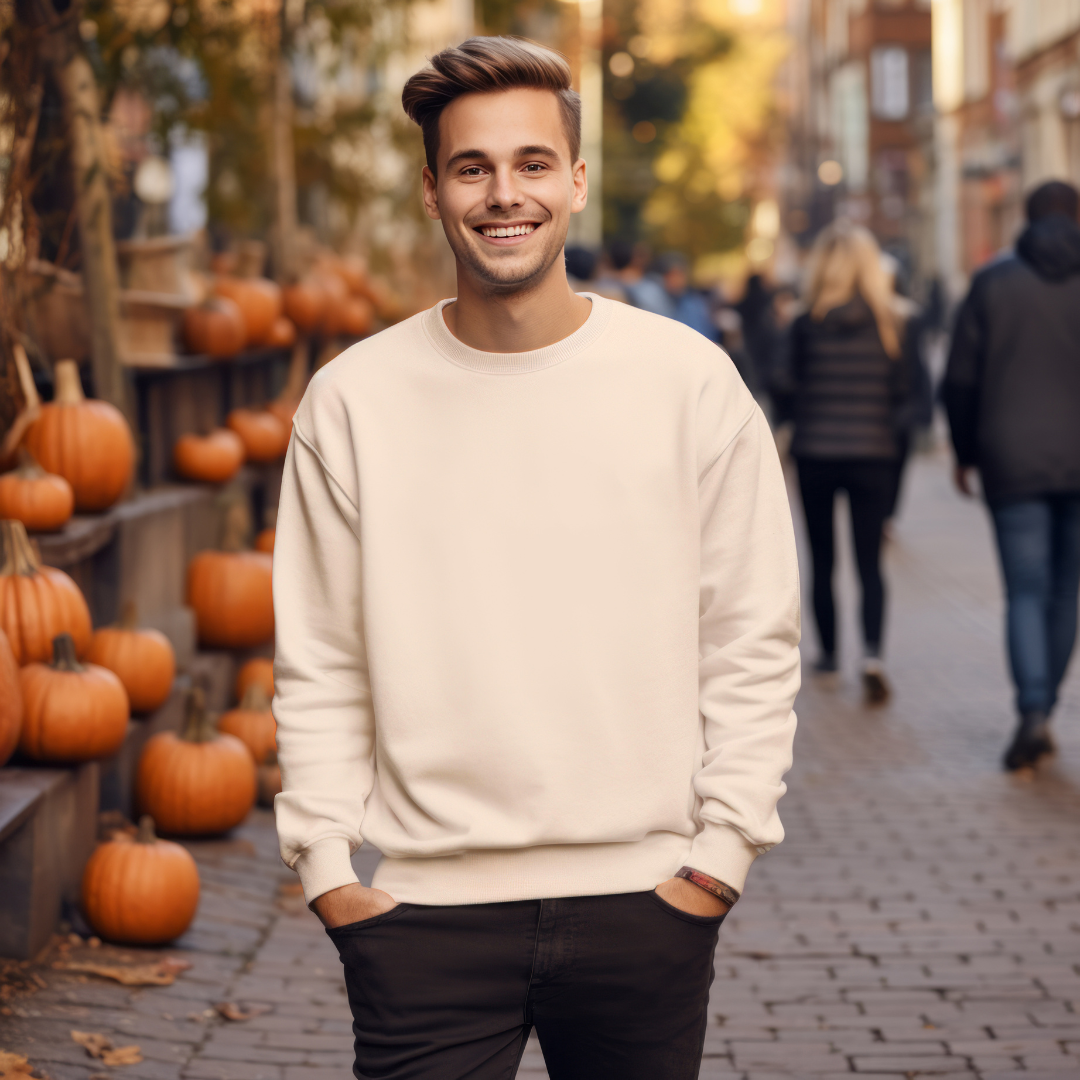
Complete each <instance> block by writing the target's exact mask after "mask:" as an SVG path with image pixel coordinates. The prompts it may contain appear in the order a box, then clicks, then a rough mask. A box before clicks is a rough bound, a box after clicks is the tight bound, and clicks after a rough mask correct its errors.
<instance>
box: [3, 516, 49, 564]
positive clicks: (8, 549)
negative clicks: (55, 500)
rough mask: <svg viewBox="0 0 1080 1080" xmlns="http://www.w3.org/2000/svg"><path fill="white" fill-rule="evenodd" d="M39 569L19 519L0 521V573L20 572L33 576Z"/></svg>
mask: <svg viewBox="0 0 1080 1080" xmlns="http://www.w3.org/2000/svg"><path fill="white" fill-rule="evenodd" d="M39 569H41V559H40V558H38V556H37V554H36V553H35V551H34V548H33V545H32V544H31V543H30V537H29V536H27V535H26V526H25V525H24V524H23V523H22V522H21V521H0V575H5V576H6V575H9V574H22V575H23V576H24V577H33V576H34V575H35V574H36V573H37V572H38V570H39Z"/></svg>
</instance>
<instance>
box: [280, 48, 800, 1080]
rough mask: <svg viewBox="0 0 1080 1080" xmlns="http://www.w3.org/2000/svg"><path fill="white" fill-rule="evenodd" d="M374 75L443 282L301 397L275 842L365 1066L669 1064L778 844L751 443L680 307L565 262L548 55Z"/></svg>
mask: <svg viewBox="0 0 1080 1080" xmlns="http://www.w3.org/2000/svg"><path fill="white" fill-rule="evenodd" d="M403 102H404V106H405V110H406V112H407V113H408V114H409V116H410V117H412V119H413V120H415V121H416V122H417V123H419V125H420V127H421V129H422V131H423V135H424V145H425V148H426V152H427V167H426V168H425V169H424V174H423V179H424V205H425V207H426V208H427V212H428V214H429V215H430V216H431V217H432V218H436V219H438V220H440V221H441V222H442V225H443V229H444V230H445V233H446V238H447V240H448V241H449V243H450V246H451V248H452V249H453V252H454V255H455V256H456V260H457V285H458V288H457V297H456V298H455V299H453V300H447V301H443V302H441V303H439V304H437V305H436V306H435V307H434V308H432V309H431V310H429V311H425V312H423V313H421V314H420V315H417V316H415V317H414V318H412V319H409V320H408V321H406V322H403V323H400V324H399V325H397V326H394V327H392V328H390V329H389V330H386V331H384V332H383V333H381V334H378V335H376V336H375V337H372V338H369V339H368V340H366V341H363V342H361V343H360V344H358V345H355V346H354V347H353V348H351V349H349V350H348V351H347V352H345V353H344V354H343V355H341V356H340V357H338V358H337V359H336V360H335V361H334V362H333V363H331V364H329V365H327V366H326V367H325V368H323V369H322V370H321V371H320V372H319V373H318V374H317V375H316V376H315V378H314V379H313V380H312V382H311V386H310V388H309V390H308V392H307V394H306V396H305V398H304V400H303V402H302V404H301V406H300V408H299V410H298V412H297V414H296V419H295V421H294V425H293V435H292V442H291V444H290V447H289V454H288V459H287V461H286V466H285V478H284V482H283V486H282V495H281V504H280V510H279V515H278V521H277V529H278V531H277V539H276V546H275V552H274V602H275V611H276V617H277V627H278V632H277V659H276V663H275V687H276V696H275V699H274V713H275V716H276V717H277V721H278V745H279V757H280V760H281V765H282V776H283V782H284V783H283V787H284V790H283V792H282V794H280V795H279V796H278V797H277V804H276V810H277V818H278V830H279V833H280V837H281V849H282V856H283V858H284V859H285V861H286V862H287V863H288V865H289V866H291V867H293V868H294V869H295V870H296V871H297V873H298V874H299V875H300V879H301V881H302V883H303V886H304V894H305V896H306V898H307V900H308V903H309V904H310V906H311V907H312V908H313V909H314V910H315V912H316V913H317V914H318V915H319V917H320V918H321V919H322V920H323V922H324V923H325V924H326V927H327V931H328V933H329V934H330V937H331V938H332V939H333V941H334V943H335V945H336V946H337V948H338V950H339V953H340V956H341V960H342V963H343V964H344V967H345V981H346V986H347V989H348V993H349V1002H350V1005H351V1007H352V1011H353V1016H354V1019H355V1022H354V1025H353V1027H354V1032H355V1046H356V1064H355V1066H354V1073H355V1075H356V1076H357V1077H358V1078H360V1080H363V1078H368V1077H371V1078H374V1077H379V1078H381V1080H456V1078H464V1077H470V1078H475V1080H495V1078H498V1080H504V1078H508V1077H512V1076H513V1075H514V1074H515V1072H516V1070H517V1066H518V1062H519V1060H520V1058H521V1054H522V1051H523V1049H524V1047H525V1043H526V1040H527V1038H528V1035H529V1031H530V1030H531V1028H532V1027H534V1026H535V1028H536V1030H537V1034H538V1036H539V1038H540V1042H541V1045H542V1047H543V1051H544V1056H545V1059H546V1061H547V1066H548V1071H549V1073H550V1075H551V1077H552V1080H578V1078H580V1080H585V1078H588V1080H602V1078H606V1077H609V1078H612V1080H614V1078H616V1077H618V1078H619V1080H691V1078H693V1077H696V1076H697V1074H698V1068H699V1065H700V1059H701V1052H702V1045H703V1040H704V1035H705V1024H706V1008H707V1003H708V995H709V986H710V984H711V982H712V978H713V952H714V949H715V946H716V940H717V932H718V928H719V925H720V923H721V921H722V920H723V918H724V916H725V913H726V912H727V910H728V908H729V907H730V905H731V904H733V903H734V902H735V901H736V900H737V899H738V898H739V894H740V892H741V891H742V889H743V885H744V881H745V879H746V876H747V872H748V870H749V868H750V864H751V863H752V862H753V861H754V859H755V857H756V856H757V855H759V854H761V853H762V852H764V851H767V850H768V849H769V848H771V847H772V846H773V845H774V844H776V843H778V842H779V841H780V840H781V839H782V837H783V829H782V828H781V825H780V821H779V818H778V817H777V813H776V804H777V800H778V799H779V798H780V796H781V795H782V794H783V792H784V784H783V781H782V777H783V774H784V772H785V771H786V770H787V768H788V767H789V766H790V763H791V744H792V737H793V733H794V727H795V717H794V714H793V712H792V704H793V701H794V698H795V694H796V691H797V690H798V686H799V656H798V639H799V599H798V574H797V567H796V560H795V547H794V541H793V536H792V528H791V519H790V516H789V513H788V505H787V499H786V496H785V491H784V484H783V479H782V476H781V472H780V466H779V463H778V461H777V456H776V451H775V449H774V447H773V441H772V437H771V435H770V432H769V428H768V426H767V424H766V422H765V420H764V418H763V416H762V414H761V411H760V410H759V409H758V407H757V406H756V405H755V403H754V400H753V398H752V397H751V396H750V394H749V393H748V392H747V390H746V388H745V386H744V385H743V384H742V382H741V381H740V379H739V377H738V375H737V374H736V372H735V369H734V367H733V366H732V364H731V362H730V360H729V359H728V358H727V356H726V355H725V354H724V353H723V352H722V351H721V350H720V349H718V348H717V347H716V346H715V345H713V344H712V343H710V342H709V341H707V340H706V339H705V338H704V337H702V336H701V335H700V334H698V333H696V332H695V331H693V330H690V329H688V328H686V327H684V326H681V325H680V324H678V323H676V322H673V321H669V320H667V319H663V318H661V317H659V316H656V315H651V314H649V313H647V312H642V311H638V310H636V309H634V308H630V307H626V306H624V305H621V304H617V303H614V302H612V301H610V300H605V299H603V298H601V297H599V296H595V295H590V294H580V295H577V294H574V293H573V292H571V291H570V288H569V286H568V284H567V280H566V271H565V267H564V260H563V245H564V242H565V239H566V233H567V227H568V224H569V220H570V215H571V214H573V213H576V212H578V211H580V210H581V209H582V208H583V207H584V206H585V202H586V198H587V195H588V185H587V174H586V165H585V162H584V161H582V160H581V159H580V158H579V156H578V151H579V145H580V102H579V99H578V96H577V94H576V93H574V91H573V90H572V89H571V88H570V71H569V68H568V66H567V64H566V62H565V61H564V60H563V59H562V57H560V56H558V55H557V54H555V53H553V52H551V51H549V50H547V49H544V48H541V47H540V46H538V45H534V44H532V43H530V42H525V41H520V40H511V39H506V38H473V39H471V40H469V41H467V42H465V43H464V44H462V45H461V46H459V47H458V48H453V49H447V50H445V51H444V52H442V53H440V54H439V55H437V56H435V57H434V58H433V59H432V61H431V67H430V68H426V69H425V70H423V71H421V72H419V73H418V74H417V75H415V76H414V77H413V78H412V79H410V81H409V83H408V84H407V85H406V87H405V92H404V94H403ZM364 841H367V842H370V843H371V844H373V845H375V846H376V847H377V848H378V849H379V850H380V851H381V852H382V853H383V856H384V857H383V859H382V861H381V862H380V864H379V866H378V869H377V870H376V873H375V879H374V882H373V887H372V888H365V887H363V886H362V885H360V883H359V882H358V881H357V878H356V875H355V873H354V872H353V869H352V865H351V862H350V856H351V854H352V853H353V852H354V851H356V849H357V848H358V847H359V846H360V844H361V843H362V842H364Z"/></svg>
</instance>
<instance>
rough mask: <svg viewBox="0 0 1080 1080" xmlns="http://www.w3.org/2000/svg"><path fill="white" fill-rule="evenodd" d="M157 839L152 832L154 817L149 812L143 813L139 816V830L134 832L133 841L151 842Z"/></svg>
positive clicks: (140, 842)
mask: <svg viewBox="0 0 1080 1080" xmlns="http://www.w3.org/2000/svg"><path fill="white" fill-rule="evenodd" d="M156 840H157V833H155V832H154V819H153V818H152V817H151V816H150V815H149V814H143V816H142V817H141V818H139V831H138V832H137V833H136V834H135V842H136V843H139V844H153V843H154V842H155V841H156Z"/></svg>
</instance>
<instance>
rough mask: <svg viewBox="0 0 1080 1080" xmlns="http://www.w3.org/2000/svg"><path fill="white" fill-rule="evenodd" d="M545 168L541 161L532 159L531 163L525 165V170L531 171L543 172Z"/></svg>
mask: <svg viewBox="0 0 1080 1080" xmlns="http://www.w3.org/2000/svg"><path fill="white" fill-rule="evenodd" d="M543 169H544V166H543V165H542V164H541V163H540V162H539V161H530V162H529V164H528V165H526V166H525V171H526V172H531V173H538V172H542V171H543Z"/></svg>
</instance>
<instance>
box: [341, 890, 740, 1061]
mask: <svg viewBox="0 0 1080 1080" xmlns="http://www.w3.org/2000/svg"><path fill="white" fill-rule="evenodd" d="M723 919H724V916H722V915H720V916H716V917H704V916H698V915H689V914H687V913H686V912H683V911H679V910H677V909H676V908H673V907H671V905H669V904H667V903H665V902H664V901H663V900H661V899H660V897H659V896H658V895H657V894H656V893H654V892H643V893H617V894H614V895H611V896H581V897H570V898H566V899H556V900H522V901H516V902H513V903H504V904H475V905H469V906H461V907H427V906H421V905H417V904H398V906H397V907H395V908H392V909H391V910H390V911H388V912H386V913H385V914H383V915H376V916H375V918H373V919H365V920H364V921H363V922H358V923H351V924H350V925H348V926H340V927H335V928H333V929H330V930H327V933H328V934H329V935H330V937H331V939H332V940H333V942H334V944H335V945H336V946H337V948H338V953H339V955H340V956H341V962H342V964H344V966H345V986H346V989H347V990H348V993H349V1005H350V1007H351V1008H352V1014H353V1032H354V1033H355V1036H356V1044H355V1045H356V1064H355V1066H354V1067H353V1073H354V1075H355V1076H356V1077H357V1078H358V1080H376V1078H378V1080H465V1078H466V1077H468V1078H469V1080H511V1078H512V1077H513V1076H514V1075H515V1074H516V1073H517V1068H518V1064H519V1062H520V1061H521V1055H522V1053H523V1052H524V1050H525V1043H526V1041H527V1040H528V1038H529V1032H530V1030H531V1029H532V1027H534V1026H535V1027H536V1033H537V1036H538V1038H539V1040H540V1046H541V1048H542V1049H543V1051H544V1058H545V1060H546V1062H547V1067H548V1072H549V1074H550V1076H551V1080H616V1078H618V1080H696V1077H697V1075H698V1069H699V1067H700V1064H701V1053H702V1047H703V1045H704V1040H705V1025H706V1021H707V1014H706V1009H707V1006H708V1000H709V986H710V984H711V983H712V979H713V953H714V951H715V949H716V939H717V933H718V928H719V926H720V923H721V922H722V921H723Z"/></svg>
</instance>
